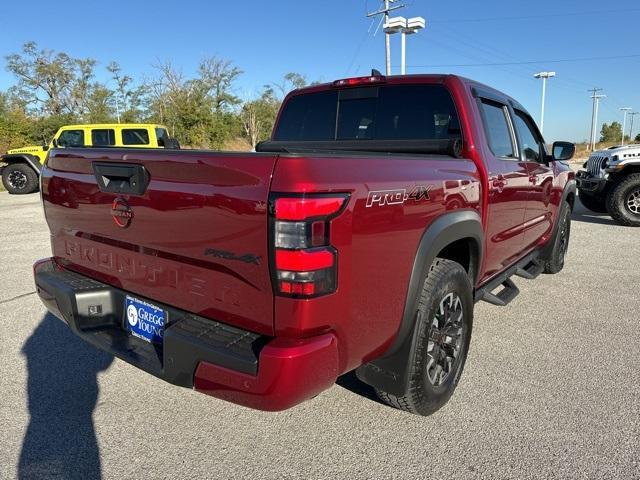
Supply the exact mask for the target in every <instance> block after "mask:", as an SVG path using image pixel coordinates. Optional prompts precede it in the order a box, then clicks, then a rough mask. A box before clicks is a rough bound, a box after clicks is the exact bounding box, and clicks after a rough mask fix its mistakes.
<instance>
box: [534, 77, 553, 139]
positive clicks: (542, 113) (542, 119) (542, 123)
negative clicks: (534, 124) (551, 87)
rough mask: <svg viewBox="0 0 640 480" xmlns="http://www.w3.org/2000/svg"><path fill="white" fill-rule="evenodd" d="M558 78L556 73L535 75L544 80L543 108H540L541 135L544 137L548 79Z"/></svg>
mask: <svg viewBox="0 0 640 480" xmlns="http://www.w3.org/2000/svg"><path fill="white" fill-rule="evenodd" d="M555 76H556V72H540V73H536V74H535V75H534V77H535V78H541V79H542V107H541V108H540V133H541V134H543V135H544V101H545V97H546V94H547V79H548V78H553V77H555Z"/></svg>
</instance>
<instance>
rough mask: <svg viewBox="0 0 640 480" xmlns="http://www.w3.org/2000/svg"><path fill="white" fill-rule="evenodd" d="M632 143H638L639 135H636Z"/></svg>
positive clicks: (639, 141) (639, 140)
mask: <svg viewBox="0 0 640 480" xmlns="http://www.w3.org/2000/svg"><path fill="white" fill-rule="evenodd" d="M633 141H634V142H636V143H640V133H639V134H638V135H636V138H634V139H633Z"/></svg>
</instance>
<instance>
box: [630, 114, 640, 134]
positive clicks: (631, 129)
mask: <svg viewBox="0 0 640 480" xmlns="http://www.w3.org/2000/svg"><path fill="white" fill-rule="evenodd" d="M639 113H640V112H631V113H630V114H629V115H630V116H631V128H629V138H631V136H632V135H633V117H635V116H636V115H638V114H639Z"/></svg>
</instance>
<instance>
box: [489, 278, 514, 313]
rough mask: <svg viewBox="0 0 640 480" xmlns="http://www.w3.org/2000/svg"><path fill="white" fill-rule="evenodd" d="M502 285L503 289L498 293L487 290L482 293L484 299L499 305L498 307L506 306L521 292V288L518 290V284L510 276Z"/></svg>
mask: <svg viewBox="0 0 640 480" xmlns="http://www.w3.org/2000/svg"><path fill="white" fill-rule="evenodd" d="M500 285H501V286H502V290H500V291H499V292H498V293H491V292H490V291H488V290H485V292H484V294H483V295H482V300H484V301H485V302H488V303H490V304H492V305H497V306H498V307H504V306H505V305H508V304H509V303H510V302H511V300H513V299H514V298H516V297H517V296H518V294H519V293H520V290H518V287H516V284H515V283H513V280H511V279H510V278H507V279H506V280H505V281H504V282H502V283H501V284H500Z"/></svg>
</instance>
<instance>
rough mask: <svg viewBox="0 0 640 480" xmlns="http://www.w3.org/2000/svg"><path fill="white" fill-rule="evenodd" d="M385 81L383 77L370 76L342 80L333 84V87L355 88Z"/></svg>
mask: <svg viewBox="0 0 640 480" xmlns="http://www.w3.org/2000/svg"><path fill="white" fill-rule="evenodd" d="M386 81H387V79H386V78H385V77H384V76H383V75H370V76H368V77H353V78H343V79H342V80H336V81H335V82H333V86H334V87H355V86H358V85H370V84H373V83H384V82H386Z"/></svg>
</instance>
